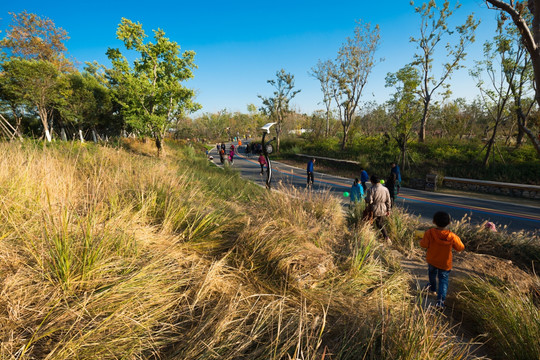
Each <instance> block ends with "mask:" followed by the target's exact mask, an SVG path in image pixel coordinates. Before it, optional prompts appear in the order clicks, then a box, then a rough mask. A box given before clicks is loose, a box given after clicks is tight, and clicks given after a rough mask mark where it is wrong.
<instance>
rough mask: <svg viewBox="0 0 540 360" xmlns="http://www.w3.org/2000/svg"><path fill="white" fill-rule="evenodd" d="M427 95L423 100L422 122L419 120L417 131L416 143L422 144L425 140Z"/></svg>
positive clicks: (427, 112) (427, 113) (427, 110)
mask: <svg viewBox="0 0 540 360" xmlns="http://www.w3.org/2000/svg"><path fill="white" fill-rule="evenodd" d="M430 100H431V99H430V97H429V95H428V96H427V97H426V98H425V99H424V111H423V113H422V120H420V130H419V131H418V141H420V142H424V141H425V140H426V123H427V120H428V115H429V102H430Z"/></svg>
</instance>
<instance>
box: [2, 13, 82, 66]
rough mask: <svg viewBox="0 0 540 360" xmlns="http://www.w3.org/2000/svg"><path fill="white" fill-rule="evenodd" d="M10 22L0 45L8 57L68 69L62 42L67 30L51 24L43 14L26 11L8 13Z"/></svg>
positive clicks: (67, 37) (69, 64) (68, 62)
mask: <svg viewBox="0 0 540 360" xmlns="http://www.w3.org/2000/svg"><path fill="white" fill-rule="evenodd" d="M10 14H11V16H12V18H13V19H12V24H11V25H10V29H9V30H7V32H6V36H5V37H4V38H3V39H2V40H1V41H0V46H1V47H2V48H4V49H6V50H8V52H9V54H8V55H11V57H20V58H23V59H27V60H31V59H33V60H41V61H48V62H50V63H51V64H53V65H54V66H55V67H56V68H57V69H58V70H60V71H66V70H71V69H72V68H73V65H72V64H71V62H70V61H68V60H67V58H66V55H65V52H66V47H65V45H64V42H65V41H67V40H68V39H69V36H68V35H67V32H66V31H65V30H64V29H62V28H58V27H56V26H55V24H54V22H53V21H52V20H50V19H48V18H45V17H43V18H42V17H39V16H38V15H35V14H31V13H27V12H26V11H23V12H21V13H20V14H15V13H10Z"/></svg>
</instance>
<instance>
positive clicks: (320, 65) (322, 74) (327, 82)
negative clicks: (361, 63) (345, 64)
mask: <svg viewBox="0 0 540 360" xmlns="http://www.w3.org/2000/svg"><path fill="white" fill-rule="evenodd" d="M332 66H333V65H332V62H331V61H330V60H327V61H321V60H319V61H318V62H317V65H316V66H314V67H313V68H311V72H310V75H311V76H313V77H314V78H315V79H317V80H319V82H320V84H321V91H322V93H323V103H324V107H325V108H326V128H325V132H324V135H325V137H328V134H329V132H330V115H331V113H332V110H331V108H332V87H331V84H332Z"/></svg>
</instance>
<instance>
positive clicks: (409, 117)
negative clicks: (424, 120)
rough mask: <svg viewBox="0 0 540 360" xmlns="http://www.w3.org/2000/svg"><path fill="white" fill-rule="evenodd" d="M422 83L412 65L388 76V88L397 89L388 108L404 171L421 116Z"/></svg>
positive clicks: (392, 131) (392, 132) (392, 133)
mask: <svg viewBox="0 0 540 360" xmlns="http://www.w3.org/2000/svg"><path fill="white" fill-rule="evenodd" d="M420 82H421V81H420V75H419V73H418V70H417V69H416V68H415V67H414V66H411V65H407V66H405V67H403V68H402V69H400V70H398V71H397V72H396V73H393V74H392V73H389V74H388V75H387V76H386V86H387V87H395V89H396V91H395V93H394V94H393V95H392V98H391V99H390V100H389V101H388V107H389V113H390V116H391V117H392V119H393V120H394V126H393V128H392V129H391V135H392V137H393V138H394V140H395V141H396V143H397V145H398V147H399V149H400V160H399V163H400V166H401V168H402V169H405V166H406V154H407V144H408V142H409V140H410V138H411V135H412V134H413V128H414V125H415V124H417V123H418V119H419V118H420V114H421V110H420V101H419V99H418V97H417V92H418V91H417V90H418V87H419V85H420Z"/></svg>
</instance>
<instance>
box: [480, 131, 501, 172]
mask: <svg viewBox="0 0 540 360" xmlns="http://www.w3.org/2000/svg"><path fill="white" fill-rule="evenodd" d="M498 126H499V120H497V122H496V123H495V126H494V127H493V134H492V135H491V138H490V139H489V141H488V145H487V150H486V156H485V157H484V161H483V162H482V165H483V166H484V168H486V167H487V166H488V163H489V155H490V154H491V151H492V149H493V144H494V143H495V136H496V135H497V127H498Z"/></svg>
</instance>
